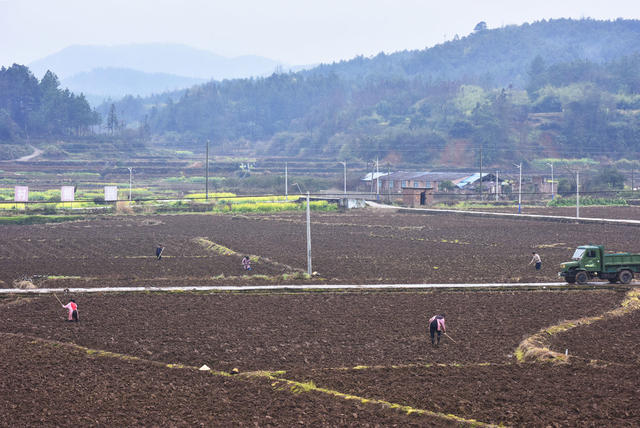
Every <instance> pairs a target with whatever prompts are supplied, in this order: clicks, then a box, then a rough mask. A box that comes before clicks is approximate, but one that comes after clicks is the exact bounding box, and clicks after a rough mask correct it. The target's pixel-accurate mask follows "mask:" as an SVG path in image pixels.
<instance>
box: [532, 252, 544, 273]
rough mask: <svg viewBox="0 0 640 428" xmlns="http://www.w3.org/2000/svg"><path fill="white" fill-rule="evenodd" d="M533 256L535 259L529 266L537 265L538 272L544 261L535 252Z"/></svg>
mask: <svg viewBox="0 0 640 428" xmlns="http://www.w3.org/2000/svg"><path fill="white" fill-rule="evenodd" d="M532 254H533V257H532V258H531V261H530V262H529V264H531V263H535V264H536V270H540V268H541V267H542V260H541V259H540V255H539V254H538V253H536V252H535V251H534V252H533V253H532Z"/></svg>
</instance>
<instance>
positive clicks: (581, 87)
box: [0, 19, 640, 165]
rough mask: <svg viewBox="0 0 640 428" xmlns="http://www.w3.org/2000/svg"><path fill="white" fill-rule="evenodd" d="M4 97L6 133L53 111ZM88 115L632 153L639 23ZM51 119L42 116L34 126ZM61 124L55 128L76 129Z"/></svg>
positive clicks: (431, 157) (145, 122)
mask: <svg viewBox="0 0 640 428" xmlns="http://www.w3.org/2000/svg"><path fill="white" fill-rule="evenodd" d="M21 73H25V71H24V70H23V71H21ZM17 74H19V73H18V70H13V71H12V72H11V73H7V76H6V78H7V79H9V80H11V79H15V78H16V75H17ZM0 77H2V76H0ZM0 80H1V79H0ZM51 80H52V79H49V83H48V86H51V84H52V82H51ZM35 83H37V82H35ZM1 84H2V82H1V81H0V85H1ZM14 86H15V85H14ZM40 86H43V85H42V83H41V84H40ZM44 86H47V85H44ZM0 87H1V86H0ZM7 87H12V86H11V84H10V83H9V86H7ZM42 89H43V91H42V93H43V94H45V95H46V94H47V93H48V92H46V91H44V89H46V87H45V88H42ZM1 95H2V91H0V96H1ZM9 95H10V97H9V99H8V100H7V103H6V105H7V106H8V109H7V112H8V113H9V115H8V116H6V120H5V122H6V125H5V126H4V129H5V131H4V134H5V135H6V136H7V138H9V139H10V140H16V139H19V138H21V136H24V135H25V134H26V133H25V131H24V130H25V129H27V128H28V129H29V130H30V131H31V132H32V134H31V135H34V134H33V132H34V128H33V127H32V125H31V123H32V122H38V120H39V119H41V118H47V114H53V113H57V112H58V110H51V109H49V107H50V104H47V103H43V104H42V105H40V106H38V105H37V103H36V105H34V106H33V107H30V108H29V109H28V110H25V109H24V108H23V106H22V104H21V103H20V100H23V99H24V98H21V97H20V94H15V96H13V95H12V94H9ZM63 95H64V94H63ZM0 98H1V97H0ZM0 101H2V100H1V99H0ZM36 101H37V97H36ZM70 101H73V99H71V100H70ZM2 108H3V106H2V103H1V102H0V112H2ZM98 111H99V112H100V114H101V115H102V128H101V129H105V128H106V129H108V130H109V134H110V135H111V136H113V137H114V138H115V137H118V136H122V138H125V137H126V138H138V139H139V141H145V142H149V144H153V145H158V146H163V145H164V146H166V147H171V148H172V149H176V148H181V149H188V150H191V149H193V150H196V149H199V148H201V147H202V144H201V142H202V141H204V140H210V141H211V143H212V149H214V150H215V149H216V147H221V148H223V147H227V148H228V147H241V148H242V150H244V151H245V152H246V153H256V154H269V155H282V156H310V155H313V156H325V157H328V158H333V159H375V158H379V159H384V160H385V161H389V162H395V161H411V162H419V163H421V164H432V165H437V164H447V163H448V164H455V165H472V164H475V163H477V162H478V159H479V157H480V153H482V155H481V156H482V159H483V162H485V164H486V165H491V164H493V163H494V162H495V163H500V162H508V163H515V162H520V161H523V160H524V159H534V158H536V157H543V156H548V157H562V156H564V157H569V158H572V157H583V156H584V157H595V158H598V157H602V156H610V157H612V158H620V159H621V158H625V157H627V158H634V159H640V150H639V147H640V21H638V20H616V21H595V20H591V19H584V20H578V21H576V20H566V19H561V20H551V21H540V22H535V23H532V24H525V25H521V26H509V27H504V28H498V29H486V28H480V29H479V30H478V31H474V32H473V33H472V34H470V35H469V36H466V37H463V38H456V39H454V40H452V41H449V42H446V43H442V44H439V45H437V46H434V47H432V48H429V49H424V50H417V51H403V52H397V53H393V54H388V55H387V54H380V55H377V56H375V57H371V58H365V57H357V58H354V59H352V60H350V61H343V62H339V63H334V64H327V65H321V66H318V67H316V68H314V69H312V70H308V71H301V72H297V73H287V72H278V73H271V74H269V76H267V77H258V78H251V79H234V80H224V81H208V82H206V83H203V84H198V85H195V86H193V87H191V88H189V89H183V90H180V91H174V92H173V93H165V94H156V95H155V96H153V97H148V98H141V97H125V98H124V99H123V100H121V101H119V102H115V103H114V105H113V108H112V106H111V102H110V103H108V104H106V105H102V106H100V107H99V108H98ZM52 120H53V119H51V120H49V119H48V120H42V121H40V122H41V124H42V126H41V128H42V132H44V131H46V130H47V127H46V126H45V125H47V124H49V123H57V122H52ZM72 126H73V125H71V126H68V127H67V128H61V129H62V131H58V132H62V133H63V134H64V133H67V134H72V133H73V132H77V131H75V130H74V128H73V127H72ZM76 128H77V127H76ZM80 131H81V132H85V133H88V132H87V130H86V127H85V128H80ZM49 135H53V134H49ZM136 136H137V137H136ZM0 138H2V117H1V116H0Z"/></svg>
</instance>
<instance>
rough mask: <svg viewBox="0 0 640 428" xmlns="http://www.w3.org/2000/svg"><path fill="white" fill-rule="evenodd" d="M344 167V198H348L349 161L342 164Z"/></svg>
mask: <svg viewBox="0 0 640 428" xmlns="http://www.w3.org/2000/svg"><path fill="white" fill-rule="evenodd" d="M340 163H341V164H342V165H343V166H344V197H345V198H346V197H347V161H344V162H340Z"/></svg>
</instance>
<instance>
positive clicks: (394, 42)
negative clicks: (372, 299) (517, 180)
mask: <svg viewBox="0 0 640 428" xmlns="http://www.w3.org/2000/svg"><path fill="white" fill-rule="evenodd" d="M561 17H571V18H582V17H591V18H596V19H616V18H618V17H623V18H634V19H637V18H640V1H638V0H624V1H623V0H607V1H605V0H537V1H532V0H526V1H521V0H449V1H446V0H444V1H443V0H440V1H431V0H424V1H419V0H308V1H306V0H228V1H220V0H0V65H11V64H12V63H14V62H17V63H21V64H28V63H29V62H31V61H34V60H36V59H39V58H42V57H44V56H46V55H49V54H51V53H54V52H57V51H59V50H61V49H63V48H65V47H67V46H70V45H77V44H80V45H91V44H94V45H95V44H100V45H118V44H128V43H147V42H172V43H182V44H186V45H190V46H193V47H197V48H201V49H206V50H209V51H212V52H214V53H218V54H221V55H225V56H229V57H233V56H240V55H247V54H253V55H261V56H265V57H269V58H272V59H276V60H281V61H283V62H285V63H287V64H290V65H300V64H312V63H318V62H332V61H337V60H340V59H349V58H352V57H354V56H356V55H365V56H369V55H374V54H377V53H379V52H381V51H384V52H386V53H390V52H394V51H398V50H403V49H421V48H425V47H429V46H433V45H434V44H437V43H440V42H442V41H443V40H445V39H451V38H452V37H453V36H454V35H455V34H459V35H460V36H464V35H467V34H469V33H470V32H471V31H472V29H473V27H474V26H475V25H476V23H478V22H479V21H485V22H486V23H487V25H488V27H489V28H495V27H501V26H503V25H509V24H521V23H523V22H532V21H536V20H541V19H549V18H561Z"/></svg>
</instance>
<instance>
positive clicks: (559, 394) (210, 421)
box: [0, 210, 640, 427]
mask: <svg viewBox="0 0 640 428" xmlns="http://www.w3.org/2000/svg"><path fill="white" fill-rule="evenodd" d="M612 213H613V211H612ZM613 215H614V214H612V216H613ZM603 217H606V215H603ZM638 231H640V229H639V228H637V227H634V226H621V225H615V226H614V225H595V224H594V225H591V224H574V223H553V222H541V221H532V220H519V219H513V220H511V219H492V218H473V217H463V216H457V215H424V214H401V213H395V212H387V211H376V210H361V211H352V212H347V213H322V214H321V213H313V214H312V243H313V266H314V270H315V271H318V275H317V276H314V277H312V278H309V279H305V278H304V277H303V276H300V275H299V273H300V272H302V271H304V270H306V241H305V223H304V215H303V214H300V213H295V214H293V213H285V214H277V215H235V216H230V215H197V214H190V215H153V216H104V217H96V218H92V219H89V220H85V221H77V222H69V223H60V224H45V225H33V226H0V233H1V234H2V236H3V239H2V241H1V243H0V281H2V282H1V283H0V286H1V287H4V288H9V287H12V286H13V282H14V281H15V280H17V279H20V278H22V277H31V278H33V279H34V281H35V285H36V286H38V287H60V288H63V287H74V286H88V287H97V286H118V285H127V286H132V285H154V286H162V285H181V286H189V285H204V284H207V285H210V284H224V285H226V284H237V285H250V284H286V283H305V282H306V283H334V284H347V283H355V284H365V283H383V282H386V283H457V282H471V283H478V282H505V281H515V282H525V281H526V282H529V281H532V282H547V281H557V276H556V273H557V270H558V264H559V263H561V262H562V261H565V260H567V259H568V258H569V257H570V256H571V254H572V253H573V249H574V247H575V246H577V245H581V244H585V243H600V244H603V245H605V246H606V248H607V249H609V250H616V251H634V252H640V246H639V245H640V244H639V242H640V241H639V240H638V239H637V235H638ZM199 238H203V239H204V240H202V239H201V240H199ZM158 243H162V244H163V245H165V246H166V250H165V253H164V255H163V258H162V260H159V261H158V260H155V257H154V255H153V253H154V250H155V246H156V244H158ZM214 243H215V244H217V245H219V246H220V247H215V246H214V245H213V244H214ZM216 248H217V249H216ZM532 251H538V252H539V253H540V254H541V256H542V258H543V269H542V271H541V272H535V271H534V270H533V268H532V267H531V266H529V265H527V263H529V260H530V257H531V252H532ZM243 255H252V256H253V257H254V260H255V261H254V264H253V266H254V270H253V271H251V272H250V273H249V274H248V275H247V274H246V272H244V271H243V270H242V266H241V263H240V260H241V258H242V256H243ZM283 275H284V276H283ZM626 292H627V289H626V288H625V287H621V286H618V287H611V288H607V289H596V287H590V288H577V287H576V288H566V289H542V290H540V289H538V290H533V291H525V290H517V291H513V290H511V291H510V290H503V291H478V290H465V291H432V292H415V291H412V292H410V291H393V292H383V291H380V292H371V291H359V292H318V291H309V292H296V293H285V292H260V293H258V292H248V291H243V292H237V293H194V292H171V293H170V292H148V293H102V294H101V293H94V294H89V293H87V294H76V295H73V296H72V295H70V294H67V293H61V294H60V295H59V297H60V298H61V299H63V300H65V301H66V300H67V299H69V298H71V297H74V298H75V300H76V301H77V303H78V305H79V314H80V322H78V323H69V322H65V321H64V319H65V318H66V311H65V310H64V309H62V308H60V304H59V303H58V302H57V301H56V300H55V298H54V297H53V296H51V295H40V296H37V297H20V296H3V297H0V311H2V317H0V340H1V341H2V344H3V345H2V346H0V373H2V376H0V414H2V415H3V418H0V426H15V425H21V426H34V425H39V426H40V425H44V426H71V425H76V426H77V425H83V426H84V425H88V426H96V425H101V426H105V425H109V426H123V425H127V426H130V425H134V426H160V425H162V426H193V425H208V426H230V425H231V426H244V425H254V426H292V425H298V424H301V425H314V426H316V425H318V426H455V425H465V424H477V425H483V424H502V425H509V426H544V427H546V426H638V425H640V405H639V404H638V402H637V397H638V396H640V388H639V387H638V386H637V379H638V375H640V365H639V364H640V361H639V358H638V357H639V354H640V349H639V348H638V338H639V337H640V330H638V327H637V321H638V317H639V315H638V312H640V311H636V312H634V311H630V312H629V313H627V314H626V315H624V316H620V317H617V318H608V319H606V320H603V321H598V322H595V323H592V324H590V325H586V326H581V327H576V328H572V329H570V330H567V331H565V332H562V333H557V334H554V335H551V336H549V337H548V339H547V340H548V345H549V347H550V348H551V349H552V350H555V351H558V352H561V353H564V350H565V349H569V355H570V356H572V357H573V358H570V359H569V360H568V362H565V363H562V362H556V363H550V362H547V363H538V362H527V363H524V362H521V361H520V360H519V359H518V358H517V357H518V354H517V353H516V349H517V348H518V345H519V344H520V343H521V342H522V341H523V340H524V339H526V338H528V337H530V336H531V335H533V334H536V333H538V332H539V331H541V329H547V328H549V327H552V326H554V325H557V324H560V323H562V322H564V321H567V320H575V319H579V318H583V317H593V316H598V315H602V314H604V313H607V312H608V311H610V310H611V309H614V308H617V307H619V306H620V305H621V303H622V302H623V299H625V298H627V297H625V296H626V295H625V293H626ZM65 303H66V302H65ZM441 312H445V313H446V315H447V328H448V332H449V333H450V334H451V336H452V337H453V339H454V340H455V342H453V341H451V340H449V339H448V338H444V339H443V341H442V343H441V344H440V346H438V347H432V346H431V344H430V343H429V341H428V337H427V326H426V323H427V320H428V318H429V317H430V316H431V315H433V314H436V313H441ZM591 360H594V361H591ZM595 360H597V361H595ZM203 364H206V365H207V366H209V367H211V369H212V371H209V372H202V371H198V370H197V368H198V367H200V366H202V365H203ZM233 368H237V369H238V370H239V374H236V375H229V373H230V372H231V370H232V369H233Z"/></svg>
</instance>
